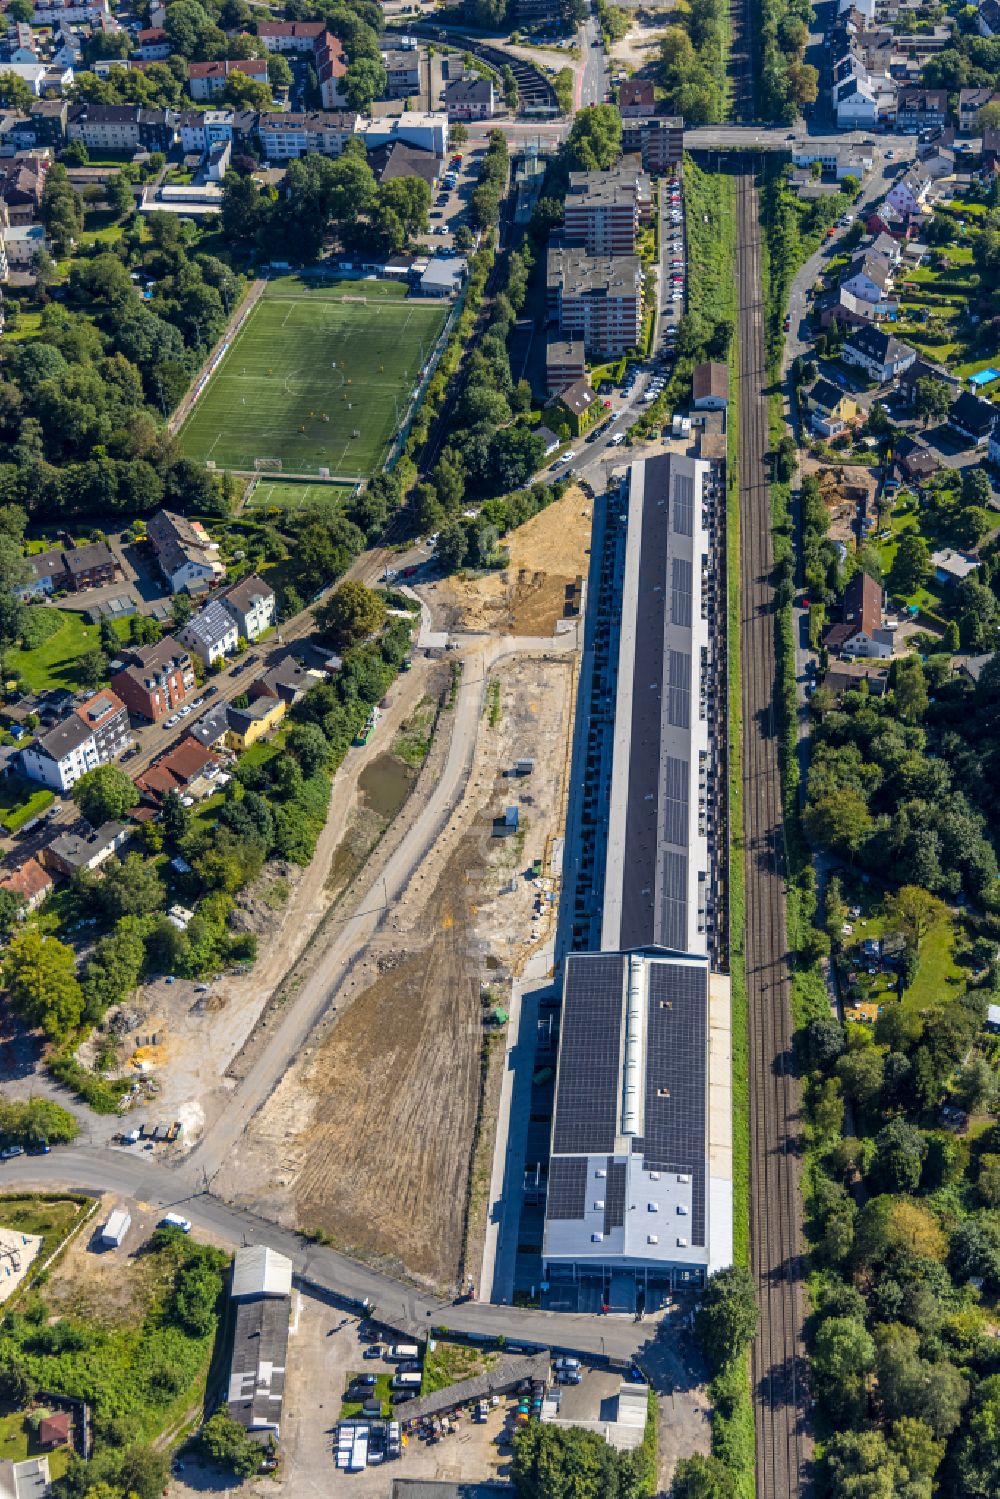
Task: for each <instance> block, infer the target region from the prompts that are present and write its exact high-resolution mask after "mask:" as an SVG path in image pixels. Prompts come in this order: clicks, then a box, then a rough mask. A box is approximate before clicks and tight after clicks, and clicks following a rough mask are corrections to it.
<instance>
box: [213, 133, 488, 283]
mask: <svg viewBox="0 0 1000 1499" xmlns="http://www.w3.org/2000/svg"><path fill="white" fill-rule="evenodd" d="M430 202H431V190H430V187H429V185H428V184H427V183H426V182H425V181H424V179H423V178H422V177H397V178H392V179H390V180H388V181H386V182H381V183H379V182H376V180H375V174H374V172H373V171H372V169H371V167H370V166H369V164H368V158H367V156H366V154H365V148H364V143H363V142H362V141H361V140H359V139H355V140H351V141H348V143H347V145H346V147H345V148H344V151H343V153H342V154H341V155H340V156H338V157H337V158H336V159H335V160H334V159H331V158H330V157H328V156H320V155H316V154H310V155H307V156H303V157H300V158H299V159H298V160H297V161H293V162H290V163H289V167H288V173H287V177H286V179H285V184H284V192H283V196H281V197H280V198H279V197H278V195H277V194H276V193H274V192H273V191H270V190H267V189H265V190H263V191H262V190H261V188H260V187H259V186H258V184H257V183H256V182H255V181H254V179H253V178H252V177H249V176H244V175H241V174H240V173H238V172H235V171H229V172H227V173H226V178H225V182H224V184H223V198H222V228H223V233H224V235H225V237H226V239H227V241H228V242H229V243H230V244H232V245H237V246H246V247H249V246H256V247H258V248H259V249H261V250H262V251H263V250H265V249H266V251H267V253H268V254H269V255H275V254H278V253H280V254H282V255H284V256H286V257H287V258H288V259H290V260H293V261H295V262H296V263H302V262H305V261H310V260H315V259H316V257H317V256H318V255H319V252H320V250H321V249H322V247H323V242H324V239H325V238H326V235H327V233H328V232H329V231H331V229H334V228H335V229H336V232H337V235H338V237H339V239H340V242H341V244H342V245H344V247H345V248H347V249H354V250H367V251H371V252H372V253H375V254H384V255H388V254H395V253H397V252H398V251H400V250H402V249H404V248H405V247H406V246H407V245H408V244H410V243H411V242H412V241H413V240H415V239H417V238H418V237H419V236H420V235H421V234H425V233H426V231H427V226H428V217H427V214H428V209H429V208H430ZM471 238H472V237H471V234H469V232H468V230H466V242H467V243H469V242H471Z"/></svg>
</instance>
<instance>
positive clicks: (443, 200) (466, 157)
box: [427, 145, 484, 254]
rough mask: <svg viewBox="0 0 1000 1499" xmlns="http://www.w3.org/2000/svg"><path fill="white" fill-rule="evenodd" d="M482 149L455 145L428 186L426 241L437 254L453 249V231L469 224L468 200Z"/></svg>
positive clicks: (475, 182) (477, 172) (475, 178)
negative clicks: (432, 184) (432, 185)
mask: <svg viewBox="0 0 1000 1499" xmlns="http://www.w3.org/2000/svg"><path fill="white" fill-rule="evenodd" d="M460 152H461V159H460V160H459V159H458V157H459V153H460ZM483 152H484V148H483V147H478V146H471V145H464V146H456V147H455V148H454V150H453V151H452V152H451V155H450V158H449V160H448V161H446V162H445V166H444V171H443V173H442V176H441V179H440V180H439V181H438V183H437V184H436V185H435V187H433V188H432V189H431V207H430V214H429V218H430V229H429V233H428V237H427V243H428V245H429V246H430V247H431V248H433V249H434V250H435V251H436V252H437V253H438V254H440V253H441V252H442V251H452V250H454V249H455V239H454V234H455V230H456V229H457V228H458V226H459V224H465V225H467V226H468V227H469V228H470V229H471V227H472V224H471V221H470V217H469V202H470V200H471V198H472V193H473V189H474V188H475V187H476V184H477V182H478V180H479V161H480V158H481V157H482V155H483Z"/></svg>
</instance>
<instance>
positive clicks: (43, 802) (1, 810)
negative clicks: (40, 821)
mask: <svg viewBox="0 0 1000 1499" xmlns="http://www.w3.org/2000/svg"><path fill="white" fill-rule="evenodd" d="M54 801H55V793H54V792H52V791H50V790H49V789H48V787H47V786H39V785H38V783H37V782H36V781H26V780H23V779H22V777H21V776H5V777H4V779H3V780H2V781H0V824H2V825H3V826H4V827H5V828H6V829H7V831H8V833H17V832H20V830H21V828H23V827H24V825H25V823H26V822H30V821H31V819H32V818H33V817H37V816H38V814H39V813H40V812H44V811H45V808H46V807H48V806H50V805H51V804H52V802H54Z"/></svg>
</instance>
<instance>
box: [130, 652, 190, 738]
mask: <svg viewBox="0 0 1000 1499" xmlns="http://www.w3.org/2000/svg"><path fill="white" fill-rule="evenodd" d="M122 659H123V661H124V662H125V665H124V666H123V668H122V670H121V671H119V672H116V673H115V675H114V676H113V677H112V678H111V685H112V687H113V688H114V690H115V691H116V692H117V694H118V696H119V697H120V698H121V700H122V702H123V703H124V704H125V706H126V707H127V708H128V709H129V710H130V712H132V713H135V714H137V715H138V717H140V718H148V719H149V720H150V721H151V722H155V721H156V719H158V718H163V717H165V715H166V714H168V713H172V712H173V711H174V709H175V708H176V707H177V705H178V703H182V702H183V701H184V699H185V698H186V697H187V695H188V693H190V692H193V691H194V685H195V677H194V667H193V665H192V664H191V656H190V654H189V652H188V651H186V650H185V649H184V647H183V646H182V645H180V644H179V643H178V642H177V641H176V640H175V639H174V637H173V636H172V635H165V636H164V638H163V639H162V640H159V641H157V643H156V644H155V645H143V646H138V647H135V648H133V649H130V650H126V651H123V652H122Z"/></svg>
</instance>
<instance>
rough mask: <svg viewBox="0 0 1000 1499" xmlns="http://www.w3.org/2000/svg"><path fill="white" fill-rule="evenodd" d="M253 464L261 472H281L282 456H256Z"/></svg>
mask: <svg viewBox="0 0 1000 1499" xmlns="http://www.w3.org/2000/svg"><path fill="white" fill-rule="evenodd" d="M253 466H254V468H255V469H256V470H257V472H258V473H259V474H280V473H281V459H280V458H255V459H254V461H253Z"/></svg>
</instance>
